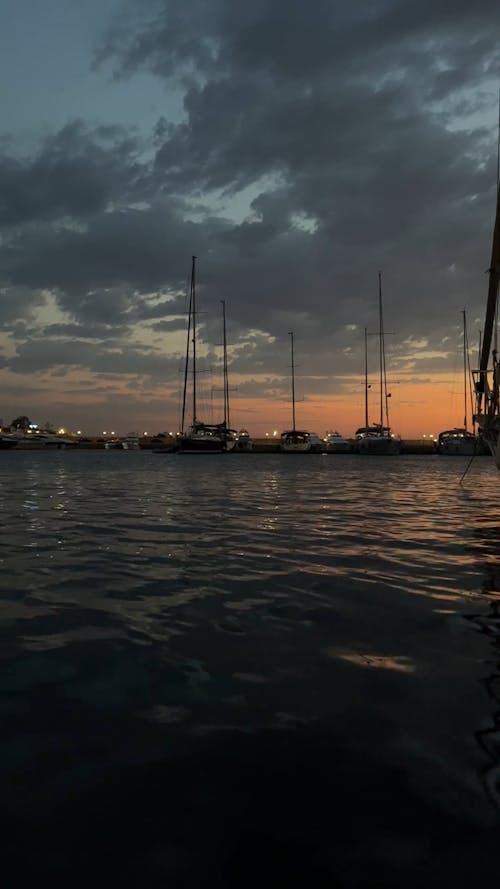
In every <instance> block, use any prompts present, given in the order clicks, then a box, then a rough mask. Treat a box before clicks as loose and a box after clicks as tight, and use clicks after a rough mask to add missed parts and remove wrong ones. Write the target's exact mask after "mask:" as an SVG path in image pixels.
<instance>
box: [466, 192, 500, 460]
mask: <svg viewBox="0 0 500 889" xmlns="http://www.w3.org/2000/svg"><path fill="white" fill-rule="evenodd" d="M499 281H500V183H497V203H496V215H495V225H494V229H493V246H492V250H491V262H490V267H489V269H488V297H487V301H486V318H485V323H484V331H483V340H482V345H481V355H480V359H479V369H478V370H477V371H475V372H474V374H473V375H474V378H475V390H476V410H475V414H474V422H475V423H477V426H478V428H479V433H480V436H481V440H482V441H483V442H484V444H485V445H486V447H487V448H488V450H489V452H490V454H491V456H492V457H493V459H494V461H495V465H496V467H497V469H499V470H500V355H499V349H498V289H499V288H498V285H499Z"/></svg>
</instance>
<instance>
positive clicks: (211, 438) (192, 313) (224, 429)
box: [177, 256, 236, 454]
mask: <svg viewBox="0 0 500 889" xmlns="http://www.w3.org/2000/svg"><path fill="white" fill-rule="evenodd" d="M222 303H223V324H224V369H223V375H224V420H223V422H222V423H203V422H201V421H200V420H199V419H198V415H197V364H196V360H197V355H196V345H197V339H196V335H197V307H196V256H193V257H192V263H191V284H190V293H189V311H188V329H187V344H186V359H185V367H184V393H183V402H182V421H181V434H180V436H179V437H178V439H177V451H178V453H180V454H217V453H218V454H222V453H227V452H229V451H231V450H233V448H234V446H235V444H236V436H235V433H234V430H232V429H230V428H229V385H228V379H227V347H226V314H225V303H224V302H223V301H222ZM190 370H191V376H192V390H191V397H192V401H191V404H192V413H191V425H190V426H189V427H188V428H187V429H185V428H184V423H185V416H186V400H187V390H188V380H189V372H190Z"/></svg>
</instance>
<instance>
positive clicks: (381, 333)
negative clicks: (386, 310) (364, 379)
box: [378, 272, 384, 426]
mask: <svg viewBox="0 0 500 889" xmlns="http://www.w3.org/2000/svg"><path fill="white" fill-rule="evenodd" d="M378 319H379V365H380V371H379V372H380V425H381V426H383V425H384V385H383V384H384V372H383V356H384V322H383V319H382V272H379V273H378Z"/></svg>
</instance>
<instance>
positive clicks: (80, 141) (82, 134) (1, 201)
mask: <svg viewBox="0 0 500 889" xmlns="http://www.w3.org/2000/svg"><path fill="white" fill-rule="evenodd" d="M137 152H138V146H137V143H136V141H135V140H134V139H133V138H131V136H130V134H127V133H125V132H124V130H123V129H122V128H120V127H114V126H108V127H104V126H101V127H97V128H94V129H93V130H92V131H91V130H89V129H88V128H87V127H86V126H85V124H84V122H83V121H81V120H76V121H73V122H72V123H69V124H68V125H67V126H65V127H64V128H63V129H62V130H60V131H59V132H57V133H55V134H54V135H52V136H49V137H47V138H46V139H45V141H44V142H43V143H42V144H41V145H40V147H39V149H38V151H36V152H35V153H34V154H33V155H32V156H30V157H27V158H23V159H20V158H18V157H16V156H15V155H12V154H10V155H8V154H6V153H4V154H0V226H12V225H20V224H22V223H23V222H35V221H37V220H50V219H58V218H60V217H64V216H68V217H71V218H74V219H78V220H81V219H82V218H85V217H87V216H88V215H89V214H92V213H95V212H97V211H102V210H104V209H105V207H106V205H107V203H108V202H109V201H110V200H116V199H119V200H122V201H123V200H126V199H127V196H129V195H131V194H132V193H133V185H134V182H135V179H136V178H137V177H138V176H139V174H140V169H141V167H140V164H139V163H138V162H137Z"/></svg>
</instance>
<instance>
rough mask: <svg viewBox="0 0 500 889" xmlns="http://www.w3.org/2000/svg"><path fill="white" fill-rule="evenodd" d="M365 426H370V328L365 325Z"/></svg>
mask: <svg viewBox="0 0 500 889" xmlns="http://www.w3.org/2000/svg"><path fill="white" fill-rule="evenodd" d="M365 427H366V428H368V329H367V328H366V327H365Z"/></svg>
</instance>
